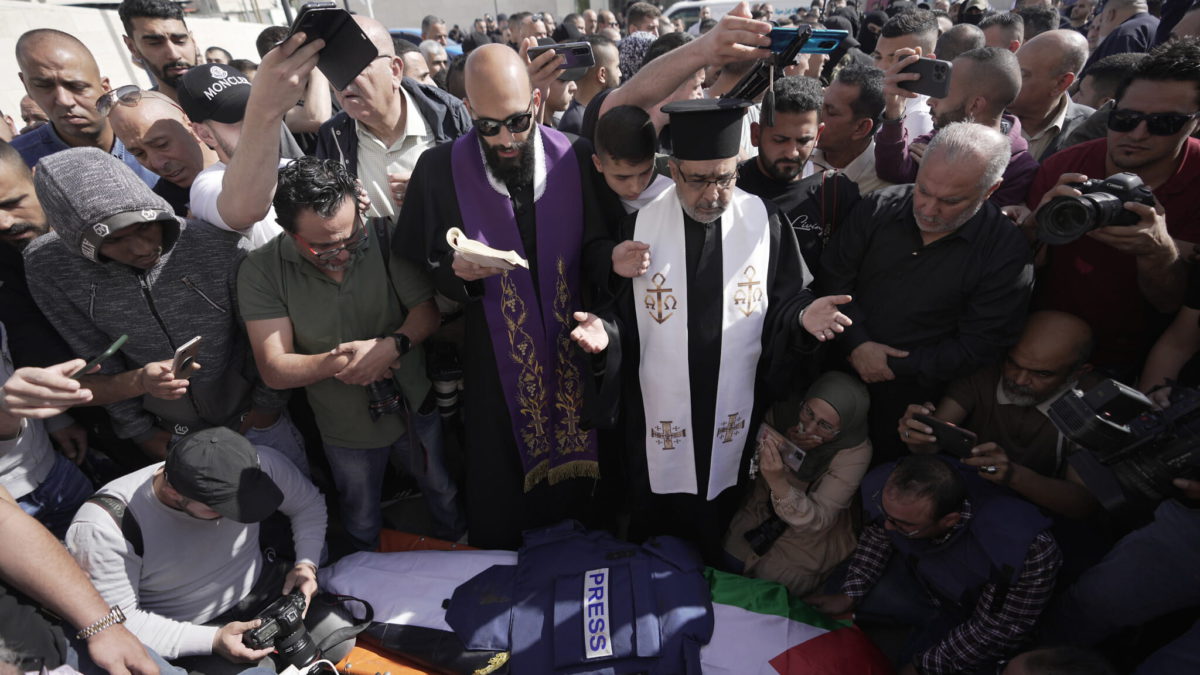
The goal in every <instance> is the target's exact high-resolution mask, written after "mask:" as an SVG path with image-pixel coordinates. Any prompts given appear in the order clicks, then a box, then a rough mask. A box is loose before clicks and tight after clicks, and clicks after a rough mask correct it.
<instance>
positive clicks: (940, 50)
mask: <svg viewBox="0 0 1200 675" xmlns="http://www.w3.org/2000/svg"><path fill="white" fill-rule="evenodd" d="M986 41H987V40H986V38H985V37H984V35H983V31H982V30H980V28H979V26H976V25H975V24H970V23H960V24H956V25H955V26H954V27H952V28H951V29H950V30H948V31H946V32H945V33H942V35H941V37H939V38H938V41H937V57H938V58H939V59H942V60H944V61H953V60H954V59H956V58H958V55H959V54H962V53H963V52H969V51H971V50H972V49H979V48H980V47H982V46H984V43H985V42H986Z"/></svg>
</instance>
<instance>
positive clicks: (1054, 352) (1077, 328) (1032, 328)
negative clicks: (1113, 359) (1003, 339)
mask: <svg viewBox="0 0 1200 675" xmlns="http://www.w3.org/2000/svg"><path fill="white" fill-rule="evenodd" d="M1091 355H1092V329H1091V327H1090V326H1089V325H1088V324H1087V322H1086V321H1084V320H1083V319H1080V318H1079V317H1077V316H1075V315H1073V314H1067V313H1066V312H1052V311H1043V312H1034V313H1033V314H1030V315H1029V319H1028V320H1027V321H1026V322H1025V329H1024V330H1023V331H1022V332H1021V338H1020V339H1019V340H1018V341H1017V344H1015V345H1013V347H1012V349H1010V350H1008V358H1007V359H1006V360H1005V363H1004V372H1003V377H1002V378H1001V386H1002V387H1003V389H1004V393H1005V394H1006V395H1007V396H1008V397H1009V398H1010V399H1011V400H1012V402H1013V403H1014V404H1016V405H1021V406H1034V405H1038V404H1040V403H1044V402H1045V401H1048V400H1050V398H1051V397H1053V396H1055V395H1056V394H1057V393H1058V392H1060V391H1062V389H1063V387H1065V386H1067V385H1068V384H1070V383H1072V382H1073V381H1075V380H1077V379H1078V378H1079V377H1080V376H1081V375H1083V374H1084V373H1086V372H1087V371H1088V370H1089V366H1088V363H1087V362H1088V359H1089V358H1091Z"/></svg>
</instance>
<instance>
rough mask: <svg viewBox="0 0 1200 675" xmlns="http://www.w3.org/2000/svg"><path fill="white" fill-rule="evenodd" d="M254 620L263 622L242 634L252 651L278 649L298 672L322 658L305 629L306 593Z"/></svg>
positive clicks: (289, 596)
mask: <svg viewBox="0 0 1200 675" xmlns="http://www.w3.org/2000/svg"><path fill="white" fill-rule="evenodd" d="M254 618H256V619H262V624H260V625H259V627H258V628H255V629H253V630H249V631H246V632H245V633H243V634H242V644H244V645H246V646H247V647H249V648H250V649H267V648H269V647H275V651H277V652H279V656H280V657H282V658H283V660H284V661H286V662H287V664H288V665H291V666H295V667H296V668H299V669H303V668H305V667H307V666H308V665H309V664H311V663H312V662H313V661H316V660H317V659H319V658H321V650H320V649H318V648H317V645H316V643H315V642H313V639H312V635H310V634H309V632H308V628H306V627H305V626H304V594H303V593H301V592H300V591H292V592H291V593H289V594H287V595H285V596H283V597H282V598H279V599H278V600H276V601H275V602H272V603H271V604H270V605H268V606H267V608H266V609H264V610H263V611H261V612H259V613H258V615H257V616H255V617H254Z"/></svg>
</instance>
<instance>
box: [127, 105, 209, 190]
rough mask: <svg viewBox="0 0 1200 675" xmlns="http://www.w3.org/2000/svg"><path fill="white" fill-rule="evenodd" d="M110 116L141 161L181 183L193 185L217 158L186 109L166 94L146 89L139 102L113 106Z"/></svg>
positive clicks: (164, 175) (139, 161)
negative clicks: (203, 141) (193, 123)
mask: <svg viewBox="0 0 1200 675" xmlns="http://www.w3.org/2000/svg"><path fill="white" fill-rule="evenodd" d="M108 119H109V122H110V123H111V124H112V128H113V133H115V134H116V135H117V138H120V139H121V143H122V144H124V145H125V149H126V150H127V151H128V152H129V154H131V155H133V156H134V158H135V159H137V161H138V163H139V164H141V165H142V166H144V167H146V168H147V169H149V170H150V171H152V172H154V173H155V174H156V175H158V176H160V177H162V178H163V179H165V180H167V181H169V182H171V183H174V184H176V185H178V186H179V187H185V188H186V187H191V185H192V181H193V180H195V178H196V174H198V173H200V172H201V171H203V170H204V168H205V167H207V166H209V165H211V164H212V163H213V162H216V161H217V156H216V154H215V153H214V152H213V151H212V150H209V149H208V146H206V145H204V144H203V143H201V142H200V139H199V138H197V137H196V134H195V132H194V131H193V129H192V125H191V123H190V122H189V120H188V118H187V116H186V115H185V114H184V112H183V110H182V109H181V108H180V107H179V105H178V104H177V103H175V101H173V100H171V99H170V98H168V97H167V96H166V95H164V94H160V93H158V92H155V91H144V92H142V98H141V100H139V101H138V102H137V104H136V105H133V106H125V105H116V106H113V109H112V111H111V112H110V113H109V115H108Z"/></svg>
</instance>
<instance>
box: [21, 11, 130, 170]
mask: <svg viewBox="0 0 1200 675" xmlns="http://www.w3.org/2000/svg"><path fill="white" fill-rule="evenodd" d="M16 52H17V63H18V65H19V66H20V68H21V73H20V78H21V83H22V84H24V85H25V91H26V92H27V93H28V94H29V96H30V97H32V98H33V100H34V101H35V102H37V104H38V106H39V107H40V108H41V109H42V110H44V111H45V112H46V116H47V117H49V119H50V123H51V124H52V125H54V130H55V132H57V133H58V135H59V137H61V138H66V139H68V141H69V143H70V144H71V145H75V146H87V145H90V146H95V147H100V148H103V149H105V150H107V149H108V147H109V146H110V144H111V142H112V136H111V130H110V129H109V127H108V121H107V120H105V119H104V117H103V116H101V115H100V114H99V113H98V112H96V99H97V98H99V97H100V95H101V94H103V93H104V92H106V91H108V88H109V87H108V80H106V79H104V78H103V77H101V76H100V69H99V68H98V67H97V66H96V59H95V58H93V57H92V53H91V52H90V51H88V48H87V47H85V46H84V44H83V43H82V42H80V41H79V40H78V39H77V38H76V37H74V36H73V35H70V34H67V33H64V32H62V31H59V30H54V29H52V28H40V29H37V30H31V31H28V32H26V33H25V34H23V35H22V36H21V37H20V38H19V39H18V40H17V49H16Z"/></svg>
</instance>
